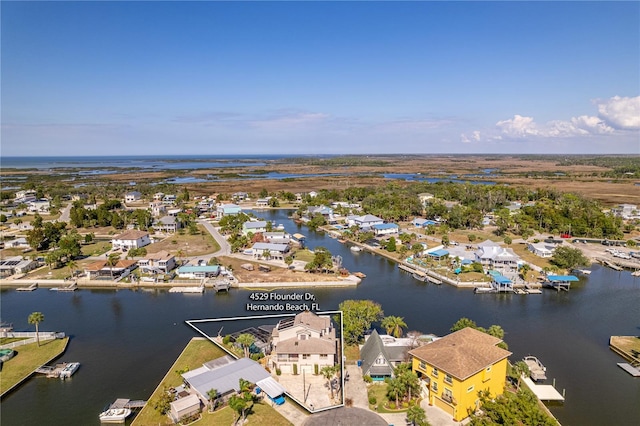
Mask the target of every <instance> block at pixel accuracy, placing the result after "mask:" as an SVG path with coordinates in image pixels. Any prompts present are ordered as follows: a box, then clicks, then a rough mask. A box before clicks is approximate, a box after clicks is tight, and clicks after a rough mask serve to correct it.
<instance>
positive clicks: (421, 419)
mask: <svg viewBox="0 0 640 426" xmlns="http://www.w3.org/2000/svg"><path fill="white" fill-rule="evenodd" d="M407 421H408V422H411V424H412V425H413V426H427V425H428V424H429V423H428V422H427V416H426V413H425V412H424V409H423V408H421V407H420V406H419V405H412V406H411V407H409V410H407Z"/></svg>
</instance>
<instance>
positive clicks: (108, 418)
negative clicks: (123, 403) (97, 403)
mask: <svg viewBox="0 0 640 426" xmlns="http://www.w3.org/2000/svg"><path fill="white" fill-rule="evenodd" d="M130 415H131V409H129V408H110V409H108V410H106V411H103V412H102V413H100V415H99V416H98V417H99V418H100V423H124V421H125V419H126V418H127V417H129V416H130Z"/></svg>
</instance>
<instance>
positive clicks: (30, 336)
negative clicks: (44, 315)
mask: <svg viewBox="0 0 640 426" xmlns="http://www.w3.org/2000/svg"><path fill="white" fill-rule="evenodd" d="M38 334H39V335H40V340H41V341H45V340H54V339H62V338H64V337H65V334H64V333H62V332H53V331H45V332H40V333H38ZM3 337H6V338H22V337H25V339H24V340H18V341H16V342H11V343H7V344H5V345H1V346H0V349H13V348H15V347H18V346H23V345H28V344H30V343H35V342H36V341H37V339H36V333H35V332H17V333H14V332H11V333H6V336H3Z"/></svg>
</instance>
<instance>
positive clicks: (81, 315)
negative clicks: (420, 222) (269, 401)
mask: <svg viewBox="0 0 640 426" xmlns="http://www.w3.org/2000/svg"><path fill="white" fill-rule="evenodd" d="M287 213H288V212H287V211H284V210H279V211H264V212H256V214H257V215H258V216H261V217H264V218H266V219H269V220H273V221H275V222H276V223H282V224H284V225H285V228H286V230H287V231H289V232H302V233H303V234H305V235H307V236H308V240H307V241H308V246H309V247H310V248H314V247H317V246H320V245H322V246H324V247H327V248H328V249H329V250H330V251H331V252H332V253H333V254H336V255H338V254H339V255H340V256H342V258H343V264H344V266H345V267H346V268H348V269H349V270H351V271H361V272H364V273H365V274H366V275H367V277H366V278H365V279H364V280H363V282H362V283H361V284H360V285H359V286H357V287H353V288H345V289H337V288H331V289H317V290H316V289H313V290H311V291H312V292H313V294H314V295H315V296H316V298H317V302H318V303H319V305H320V308H321V309H322V310H335V309H337V307H338V304H339V303H340V302H341V301H343V300H345V299H371V300H374V301H376V302H378V303H380V304H381V305H382V307H383V309H384V312H385V314H387V315H399V316H402V317H404V319H405V321H406V323H407V324H408V326H409V329H410V330H418V331H421V332H424V333H435V334H438V335H444V334H446V333H447V332H448V331H449V328H450V327H451V325H452V324H453V323H454V322H456V321H457V320H458V319H459V318H460V317H468V318H471V319H473V320H474V321H476V323H478V325H481V326H484V327H488V326H490V325H492V324H499V325H501V326H502V327H503V328H504V330H505V333H506V334H505V341H506V342H507V343H508V345H509V350H510V351H512V352H513V355H512V357H511V359H512V360H518V359H521V358H522V357H524V356H526V355H529V354H531V355H535V356H537V357H538V358H539V359H540V360H541V361H542V362H543V363H544V364H545V365H546V367H547V376H548V377H549V380H548V382H551V380H552V379H554V378H555V379H556V387H557V388H558V389H559V390H560V391H562V390H563V389H565V390H566V402H565V403H564V404H563V405H557V406H552V407H551V410H552V412H553V414H554V415H555V416H556V417H557V418H558V419H559V420H560V422H561V423H562V424H563V425H565V426H567V425H637V424H640V379H637V378H635V379H634V378H633V377H631V376H630V375H628V374H627V373H625V372H624V371H623V370H622V369H620V368H619V367H617V366H616V363H617V362H621V361H622V360H621V358H619V357H618V356H617V355H616V354H614V353H613V352H612V351H611V350H610V349H609V348H608V339H609V336H611V335H639V334H640V278H634V277H632V276H631V274H630V273H628V272H616V271H613V270H610V269H606V268H602V267H600V266H597V265H595V266H594V267H593V268H592V271H593V272H592V274H591V275H590V276H589V277H587V278H581V279H580V282H579V283H577V284H576V285H573V286H572V288H571V290H570V291H569V292H568V293H567V292H562V293H556V292H555V291H552V290H544V291H543V294H541V295H527V296H521V295H512V294H509V295H495V294H485V295H477V294H474V293H473V292H472V291H470V290H464V289H456V288H454V287H451V286H447V285H442V286H435V285H431V284H425V283H421V282H419V281H417V280H415V279H413V278H412V277H411V275H409V274H406V273H404V272H402V271H400V270H399V269H398V268H397V267H396V265H395V264H394V263H393V262H391V261H389V260H387V259H385V258H382V257H379V256H374V255H371V254H369V253H366V252H361V253H357V254H354V253H352V252H351V251H349V249H348V247H347V246H346V245H343V244H340V243H339V242H338V241H337V240H335V239H332V238H329V237H328V236H326V235H325V234H322V233H313V232H310V231H309V230H308V229H307V228H305V227H302V228H298V227H297V226H296V225H295V224H294V223H293V222H292V221H290V220H289V219H287ZM293 291H295V292H299V291H300V290H290V291H284V290H283V291H278V292H280V293H288V292H293ZM249 295H250V292H249V291H244V290H237V289H234V290H232V291H231V293H230V294H218V295H216V294H215V293H213V292H206V293H205V294H204V295H200V294H198V295H189V294H176V293H168V292H167V291H164V290H163V291H156V290H151V291H142V290H138V291H132V290H117V291H116V290H80V291H76V292H73V293H57V292H51V291H48V290H45V289H38V290H36V291H34V292H17V291H15V290H4V291H2V293H1V294H0V297H1V300H0V302H1V308H2V309H1V313H2V320H3V321H7V322H12V323H13V324H14V326H15V328H16V330H30V329H32V326H30V325H29V324H27V317H28V315H29V314H30V313H31V312H33V311H41V312H43V313H44V315H45V321H44V322H43V323H42V324H41V329H43V330H56V331H65V332H66V333H67V334H68V335H70V336H71V341H70V344H69V348H68V350H67V352H66V353H65V354H64V355H63V357H62V358H61V360H65V361H80V362H81V363H82V366H81V367H80V369H79V370H78V372H77V373H76V374H75V375H74V376H73V377H72V378H71V379H70V380H66V381H60V380H55V379H46V378H43V377H34V378H32V379H30V380H29V381H28V382H26V383H25V384H23V385H22V386H21V387H20V388H19V389H18V390H16V391H14V392H13V393H11V394H10V395H9V396H7V397H5V398H3V400H2V412H1V415H2V417H1V424H2V425H3V426H11V425H45V424H46V425H91V424H99V422H98V417H97V416H98V414H99V413H100V411H102V409H103V407H104V406H105V405H106V404H108V403H110V402H113V401H114V400H115V399H116V398H130V399H147V398H148V397H149V396H150V395H151V393H152V392H153V390H154V389H155V387H156V386H157V384H158V383H159V382H160V380H161V379H162V377H163V376H164V374H165V373H166V372H167V370H168V369H169V368H170V366H171V365H172V363H173V361H174V360H175V358H176V357H177V356H178V355H179V353H180V352H181V350H182V349H183V347H184V346H185V345H186V343H187V342H188V341H189V339H190V338H191V337H194V336H196V335H197V333H196V332H195V331H194V330H193V329H192V328H190V327H189V326H187V325H185V324H184V321H185V320H188V319H200V318H220V317H236V316H243V315H251V313H247V312H246V311H245V304H246V303H249V302H251V300H250V299H249ZM246 325H248V322H244V321H241V322H225V323H216V324H212V325H210V326H208V330H207V331H208V332H210V333H212V334H217V332H218V331H219V329H220V327H224V329H223V331H222V334H226V333H229V332H233V331H237V330H238V329H239V328H240V327H244V326H246ZM18 356H19V354H18ZM196 367H197V366H192V368H196Z"/></svg>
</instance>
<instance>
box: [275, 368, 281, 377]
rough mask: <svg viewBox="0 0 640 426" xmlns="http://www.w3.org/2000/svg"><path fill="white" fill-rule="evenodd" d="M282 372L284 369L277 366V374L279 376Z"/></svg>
mask: <svg viewBox="0 0 640 426" xmlns="http://www.w3.org/2000/svg"><path fill="white" fill-rule="evenodd" d="M281 374H282V370H280V369H279V368H276V376H279V375H281Z"/></svg>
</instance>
